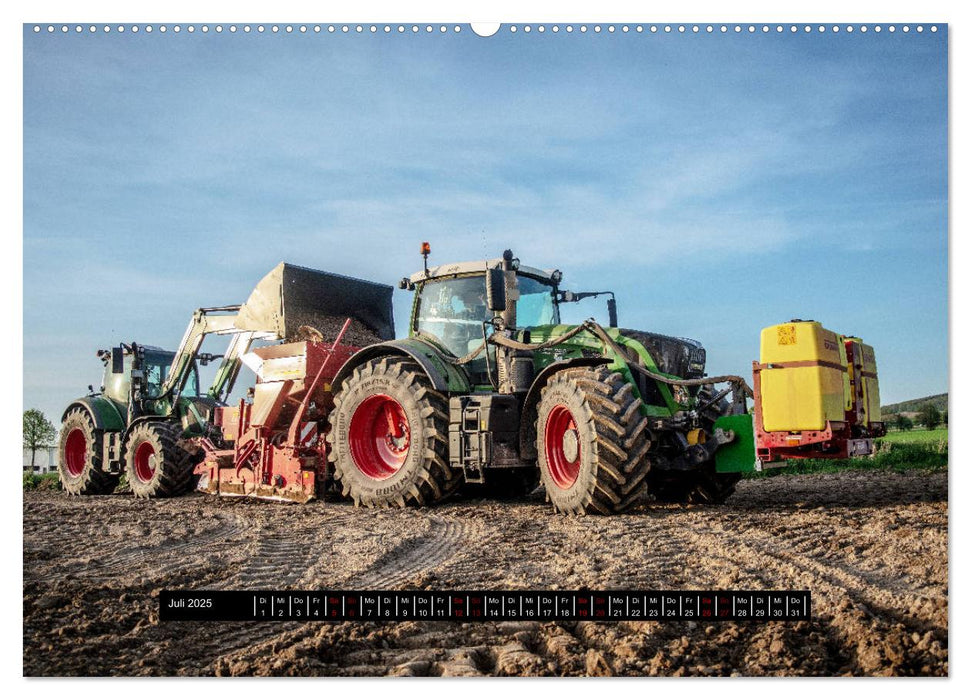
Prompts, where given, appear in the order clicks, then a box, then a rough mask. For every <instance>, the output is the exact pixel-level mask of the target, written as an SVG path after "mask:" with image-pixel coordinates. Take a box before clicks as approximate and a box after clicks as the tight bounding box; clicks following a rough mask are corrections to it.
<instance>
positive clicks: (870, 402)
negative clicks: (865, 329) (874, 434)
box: [845, 337, 883, 425]
mask: <svg viewBox="0 0 971 700" xmlns="http://www.w3.org/2000/svg"><path fill="white" fill-rule="evenodd" d="M845 342H846V350H847V357H848V358H849V359H851V361H850V362H848V363H847V368H848V372H849V378H850V383H851V384H852V385H853V391H854V394H855V396H854V398H855V403H856V413H857V422H858V423H860V424H861V425H870V424H871V423H880V422H881V421H882V420H883V416H882V415H881V413H880V384H879V382H878V380H877V359H876V354H875V353H874V352H873V347H872V346H870V345H867V344H866V343H864V342H863V341H862V340H861V339H860V338H852V337H847V338H846V341H845Z"/></svg>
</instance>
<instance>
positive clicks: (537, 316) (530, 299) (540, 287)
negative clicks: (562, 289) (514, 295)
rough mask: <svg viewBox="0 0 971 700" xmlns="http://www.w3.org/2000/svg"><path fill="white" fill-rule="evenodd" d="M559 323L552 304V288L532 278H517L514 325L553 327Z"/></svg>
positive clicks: (558, 317)
mask: <svg viewBox="0 0 971 700" xmlns="http://www.w3.org/2000/svg"><path fill="white" fill-rule="evenodd" d="M559 322H560V315H559V313H558V308H557V305H556V303H555V302H554V296H553V287H552V286H551V285H549V284H545V283H543V282H540V281H539V280H537V279H534V278H533V277H524V276H522V275H520V277H519V302H518V303H517V304H516V325H517V326H519V327H520V328H530V327H532V326H555V325H557V324H558V323H559Z"/></svg>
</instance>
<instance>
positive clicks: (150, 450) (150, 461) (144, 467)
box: [135, 442, 155, 483]
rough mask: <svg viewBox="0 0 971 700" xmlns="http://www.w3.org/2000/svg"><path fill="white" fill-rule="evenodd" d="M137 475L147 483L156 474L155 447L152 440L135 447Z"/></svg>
mask: <svg viewBox="0 0 971 700" xmlns="http://www.w3.org/2000/svg"><path fill="white" fill-rule="evenodd" d="M135 476H137V477H138V479H139V481H142V482H145V483H148V482H149V481H151V480H152V477H153V476H155V447H154V446H153V445H152V443H150V442H143V443H142V444H141V445H139V446H138V447H136V448H135Z"/></svg>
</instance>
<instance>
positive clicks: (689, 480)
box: [650, 462, 742, 505]
mask: <svg viewBox="0 0 971 700" xmlns="http://www.w3.org/2000/svg"><path fill="white" fill-rule="evenodd" d="M741 478H742V475H741V474H718V473H717V472H715V465H714V462H707V463H705V464H703V465H701V466H700V467H699V468H698V469H696V470H693V471H690V472H668V474H667V475H665V477H664V478H663V479H658V480H657V481H656V482H653V483H651V485H650V491H651V494H653V496H654V498H656V499H657V500H658V501H660V502H661V503H685V504H691V503H693V504H701V505H719V504H721V503H724V502H725V501H726V500H727V499H728V498H729V497H730V496H731V495H732V494H733V493H735V485H736V484H737V483H738V482H739V480H740V479H741Z"/></svg>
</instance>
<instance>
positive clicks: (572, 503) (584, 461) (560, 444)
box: [536, 366, 651, 515]
mask: <svg viewBox="0 0 971 700" xmlns="http://www.w3.org/2000/svg"><path fill="white" fill-rule="evenodd" d="M633 389H634V387H633V386H632V385H631V384H630V383H629V382H627V381H626V380H625V379H624V377H623V375H622V374H620V372H613V371H611V370H609V369H607V368H606V367H602V366H601V367H589V368H579V369H569V370H564V371H563V372H560V373H558V374H556V375H554V376H553V377H552V379H550V381H549V383H548V384H547V385H546V386H545V387H544V388H543V393H542V397H541V399H540V404H539V411H538V418H537V423H536V434H537V440H536V449H537V453H538V461H539V470H540V478H541V480H542V482H543V486H544V487H545V489H546V495H547V498H549V500H550V501H551V502H552V504H553V507H554V508H555V509H556V510H557V511H558V512H561V513H572V514H582V513H591V512H592V513H601V514H604V515H609V514H613V513H622V512H624V511H625V510H627V509H629V508H630V507H632V506H634V505H636V504H638V503H639V502H641V501H643V500H644V499H645V497H646V494H647V483H646V476H647V474H648V473H649V471H650V469H651V459H650V456H649V454H648V453H649V450H650V448H651V440H650V436H649V433H648V430H647V419H646V418H645V417H644V416H642V415H641V413H640V410H639V408H640V406H641V405H642V401H641V400H640V399H639V398H637V397H636V396H635V395H634V391H633Z"/></svg>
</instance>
